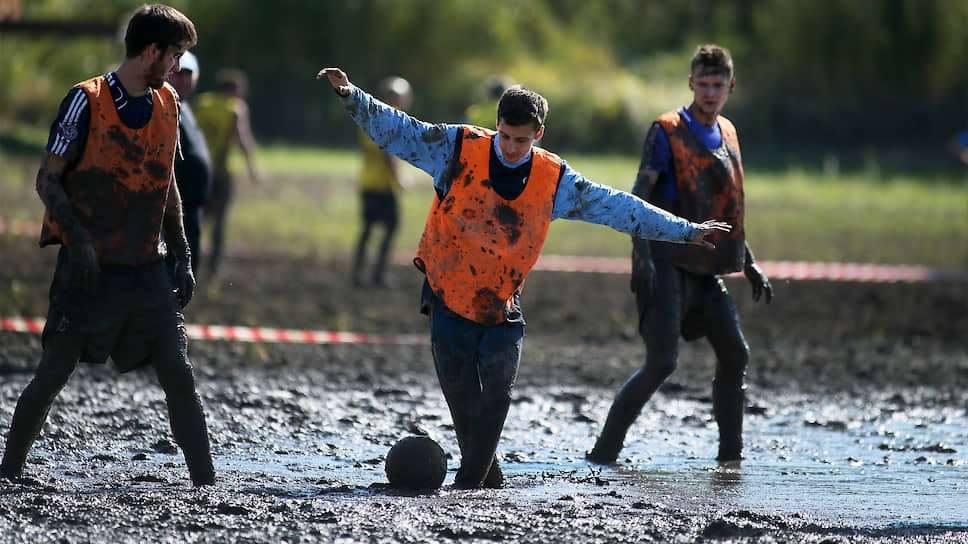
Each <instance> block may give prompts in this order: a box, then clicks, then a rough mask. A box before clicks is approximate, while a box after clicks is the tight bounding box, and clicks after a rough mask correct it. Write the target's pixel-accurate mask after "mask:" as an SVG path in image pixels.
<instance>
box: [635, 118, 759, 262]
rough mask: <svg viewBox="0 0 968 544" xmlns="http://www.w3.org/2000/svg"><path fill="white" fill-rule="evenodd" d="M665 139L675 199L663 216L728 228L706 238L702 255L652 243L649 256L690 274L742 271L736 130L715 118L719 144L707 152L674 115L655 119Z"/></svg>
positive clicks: (692, 248) (684, 247)
mask: <svg viewBox="0 0 968 544" xmlns="http://www.w3.org/2000/svg"><path fill="white" fill-rule="evenodd" d="M657 122H658V124H659V125H660V126H661V127H662V129H663V130H665V133H666V136H668V137H669V147H670V148H671V150H672V159H673V164H674V167H675V169H676V187H677V189H678V192H679V196H678V198H677V200H676V203H675V206H674V207H675V209H670V210H669V211H671V212H673V213H675V214H676V215H678V216H680V217H684V218H686V219H688V220H690V221H694V222H702V221H706V220H707V219H716V220H719V221H725V222H727V223H729V224H730V225H732V226H733V230H732V231H730V232H729V233H716V234H714V235H712V236H711V237H709V238H707V239H708V240H709V241H711V242H712V243H714V244H716V249H714V250H708V249H705V248H703V247H700V246H695V245H691V244H673V243H670V242H659V241H653V242H651V244H652V257H653V258H654V259H658V260H663V261H667V262H670V263H672V264H674V265H676V266H678V267H680V268H682V269H684V270H686V271H688V272H692V273H694V274H702V275H710V274H728V273H731V272H738V271H740V270H742V269H743V264H744V263H745V260H746V234H745V228H744V226H743V217H744V213H743V164H742V160H741V157H740V153H739V139H738V138H737V137H736V128H735V127H734V126H733V123H731V122H730V121H729V120H728V119H726V118H725V117H722V116H720V117H719V130H720V133H721V134H722V136H723V143H722V145H721V146H720V147H719V149H714V150H711V149H709V148H707V147H706V146H705V144H703V143H702V142H700V141H699V139H698V138H696V136H695V134H693V133H692V131H691V130H689V126H688V125H687V124H686V122H685V121H683V120H682V118H681V117H680V116H679V113H678V112H675V111H673V112H669V113H666V114H664V115H662V116H661V117H659V118H658V119H657Z"/></svg>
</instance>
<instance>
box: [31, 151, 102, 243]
mask: <svg viewBox="0 0 968 544" xmlns="http://www.w3.org/2000/svg"><path fill="white" fill-rule="evenodd" d="M65 167H66V161H65V160H64V159H63V158H62V157H59V156H57V155H53V154H50V153H48V154H47V155H46V156H45V157H44V160H43V162H42V164H41V165H40V170H38V172H37V183H36V189H37V195H38V196H40V200H41V202H43V203H44V206H46V208H47V211H48V213H49V214H50V219H51V221H53V222H54V223H56V224H57V226H58V228H59V229H60V232H61V236H62V237H63V238H65V239H64V240H61V242H62V243H64V244H65V245H67V246H68V247H70V246H77V245H81V244H90V243H91V237H90V236H88V234H87V231H85V230H84V227H83V226H81V222H80V221H79V220H78V218H77V214H75V213H74V208H73V207H71V202H70V199H69V198H68V196H67V191H65V190H64V172H65V170H66V168H65Z"/></svg>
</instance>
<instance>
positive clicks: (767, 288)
mask: <svg viewBox="0 0 968 544" xmlns="http://www.w3.org/2000/svg"><path fill="white" fill-rule="evenodd" d="M743 275H745V276H746V279H748V280H750V285H751V286H752V287H753V302H759V300H760V297H762V296H763V295H764V294H765V295H766V303H767V304H769V303H770V302H773V286H772V285H770V280H769V279H767V277H766V274H764V273H763V270H762V269H761V268H760V266H759V265H758V264H756V262H754V261H747V263H746V266H744V267H743Z"/></svg>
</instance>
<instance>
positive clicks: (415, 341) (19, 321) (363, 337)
mask: <svg viewBox="0 0 968 544" xmlns="http://www.w3.org/2000/svg"><path fill="white" fill-rule="evenodd" d="M44 322H45V319H43V318H40V317H34V318H30V317H0V330H5V331H13V332H32V333H40V332H42V331H43V330H44ZM186 328H187V329H188V337H189V338H191V339H193V340H231V341H234V342H261V343H281V344H395V345H420V344H426V343H427V338H426V336H422V335H417V334H361V333H355V332H332V331H303V330H294V329H269V328H265V327H235V326H228V325H187V326H186Z"/></svg>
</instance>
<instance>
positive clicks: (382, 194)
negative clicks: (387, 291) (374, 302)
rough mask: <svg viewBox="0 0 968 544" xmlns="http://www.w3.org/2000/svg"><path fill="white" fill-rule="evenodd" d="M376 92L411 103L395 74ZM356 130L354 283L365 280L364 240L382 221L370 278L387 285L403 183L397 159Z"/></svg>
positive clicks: (399, 105)
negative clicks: (359, 163)
mask: <svg viewBox="0 0 968 544" xmlns="http://www.w3.org/2000/svg"><path fill="white" fill-rule="evenodd" d="M379 94H380V98H381V99H382V100H383V101H384V102H386V103H387V104H389V105H391V106H393V107H394V108H396V109H398V110H401V111H402V110H406V109H407V108H408V107H410V102H411V101H412V99H413V92H412V91H411V89H410V83H409V82H407V80H406V79H403V78H402V77H396V76H394V77H388V78H386V79H384V80H383V81H382V82H381V83H380V86H379ZM359 132H360V147H361V152H362V158H363V168H362V171H361V172H360V204H361V209H362V219H363V229H362V230H361V231H360V236H359V238H358V239H357V242H356V253H355V254H354V256H353V271H352V277H353V285H355V286H357V287H361V286H363V285H365V283H366V273H365V271H364V268H365V267H366V246H367V242H369V239H370V233H371V232H372V231H373V229H374V226H375V225H377V224H382V225H383V239H382V240H381V241H380V246H379V249H378V250H377V259H376V264H375V265H374V267H373V273H372V275H371V276H370V278H371V281H372V284H373V285H377V286H386V285H387V276H386V266H387V259H388V257H389V254H390V245H391V243H392V242H393V235H394V234H396V231H397V224H398V223H399V217H400V213H399V205H398V203H397V192H398V191H400V190H401V189H403V185H402V184H401V182H400V174H399V172H398V168H397V159H396V158H394V157H393V156H392V155H390V154H389V153H387V152H385V151H383V150H382V149H380V147H379V146H378V145H377V144H376V143H374V142H373V140H372V139H370V137H369V136H367V135H366V133H365V132H363V130H362V129H360V131H359Z"/></svg>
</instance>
